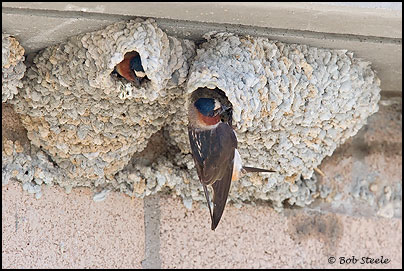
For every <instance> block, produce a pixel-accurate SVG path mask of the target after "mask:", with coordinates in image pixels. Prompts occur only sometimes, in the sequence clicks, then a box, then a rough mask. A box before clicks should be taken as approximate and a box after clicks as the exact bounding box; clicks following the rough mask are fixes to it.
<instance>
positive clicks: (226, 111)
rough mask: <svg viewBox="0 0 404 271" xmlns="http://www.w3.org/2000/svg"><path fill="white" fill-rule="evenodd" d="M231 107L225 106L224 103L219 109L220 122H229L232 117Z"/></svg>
mask: <svg viewBox="0 0 404 271" xmlns="http://www.w3.org/2000/svg"><path fill="white" fill-rule="evenodd" d="M232 112H233V111H232V109H231V107H227V106H225V105H222V106H221V108H220V111H219V115H220V119H221V121H222V122H229V120H230V121H231V118H232Z"/></svg>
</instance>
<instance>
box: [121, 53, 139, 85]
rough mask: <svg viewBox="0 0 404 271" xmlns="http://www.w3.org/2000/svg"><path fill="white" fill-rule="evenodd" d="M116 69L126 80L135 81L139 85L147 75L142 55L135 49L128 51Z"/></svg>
mask: <svg viewBox="0 0 404 271" xmlns="http://www.w3.org/2000/svg"><path fill="white" fill-rule="evenodd" d="M115 71H116V72H117V73H118V74H119V75H120V76H122V77H124V78H125V79H126V80H128V81H131V82H134V83H135V85H136V86H137V87H139V86H140V83H141V81H142V79H143V78H145V77H146V73H145V71H144V69H143V66H142V61H141V59H140V55H139V53H138V52H135V51H132V52H128V53H126V54H125V56H124V59H123V60H122V61H121V62H120V63H119V64H118V65H116V67H115Z"/></svg>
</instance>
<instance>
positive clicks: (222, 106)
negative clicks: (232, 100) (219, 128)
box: [189, 88, 232, 127]
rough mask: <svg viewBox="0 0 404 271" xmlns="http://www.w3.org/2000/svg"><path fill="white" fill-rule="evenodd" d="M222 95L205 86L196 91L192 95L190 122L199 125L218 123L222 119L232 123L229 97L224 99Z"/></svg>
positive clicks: (206, 125) (205, 125)
mask: <svg viewBox="0 0 404 271" xmlns="http://www.w3.org/2000/svg"><path fill="white" fill-rule="evenodd" d="M221 95H222V94H221V93H218V92H216V91H214V90H211V89H205V88H202V89H198V90H197V91H196V92H194V94H193V95H192V97H191V103H192V104H191V105H192V108H191V109H190V114H189V119H190V122H191V123H192V124H194V126H199V127H208V126H212V125H216V124H217V123H219V122H220V121H222V122H227V123H229V124H231V116H232V108H231V106H230V105H229V102H227V101H226V100H227V98H226V99H224V97H222V96H221ZM195 112H196V113H195ZM195 124H196V125H195Z"/></svg>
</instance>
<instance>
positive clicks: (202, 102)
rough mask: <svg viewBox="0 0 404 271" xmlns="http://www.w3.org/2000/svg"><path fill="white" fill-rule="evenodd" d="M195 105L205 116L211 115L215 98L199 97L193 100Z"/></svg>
mask: <svg viewBox="0 0 404 271" xmlns="http://www.w3.org/2000/svg"><path fill="white" fill-rule="evenodd" d="M195 107H196V108H197V109H198V110H199V112H201V113H202V114H203V115H205V116H212V114H213V110H214V109H215V100H214V99H212V98H199V99H198V100H197V101H196V102H195Z"/></svg>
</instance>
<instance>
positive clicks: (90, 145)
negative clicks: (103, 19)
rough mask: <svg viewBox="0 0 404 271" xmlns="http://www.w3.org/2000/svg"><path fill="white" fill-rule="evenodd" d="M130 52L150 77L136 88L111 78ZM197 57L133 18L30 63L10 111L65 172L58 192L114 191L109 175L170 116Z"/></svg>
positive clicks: (191, 47) (148, 22)
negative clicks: (89, 188)
mask: <svg viewBox="0 0 404 271" xmlns="http://www.w3.org/2000/svg"><path fill="white" fill-rule="evenodd" d="M131 51H137V52H138V53H139V54H140V57H141V61H142V65H143V68H144V70H145V73H146V75H147V78H148V79H147V80H144V81H143V82H142V84H141V85H140V87H135V86H134V85H133V84H132V83H131V82H128V81H126V80H125V79H124V78H118V77H117V76H116V74H114V73H113V70H114V67H115V66H116V64H118V63H119V62H121V61H122V60H123V57H124V55H125V53H127V52H131ZM194 51H195V50H194V44H193V43H192V42H190V41H187V40H178V39H176V38H174V37H169V36H167V35H166V34H165V33H164V32H163V31H162V30H161V29H159V28H158V27H157V25H156V23H155V22H154V21H153V20H145V21H144V20H142V19H136V20H133V21H129V22H120V23H116V24H113V25H111V26H108V27H107V28H106V29H104V30H100V31H96V32H92V33H87V34H84V35H79V36H75V37H72V38H70V39H69V40H68V41H67V42H66V43H63V44H60V45H55V46H51V47H49V48H46V49H45V50H43V51H41V52H40V53H39V54H38V55H37V56H36V57H35V58H34V60H33V62H34V64H33V65H32V67H30V69H29V70H28V71H27V74H26V77H24V80H23V83H24V85H23V88H22V89H21V93H20V95H18V97H17V99H14V100H13V103H14V108H15V110H16V112H17V113H20V114H21V118H22V123H23V125H24V126H25V128H26V129H27V131H28V138H29V139H30V140H31V143H32V144H33V145H34V146H36V147H39V148H43V149H44V151H46V152H47V153H48V154H49V155H50V156H51V158H52V159H53V160H54V161H55V162H56V164H57V165H58V166H59V167H60V168H61V169H63V170H64V172H66V174H67V176H68V179H67V180H65V181H59V182H60V185H61V186H64V187H70V186H77V185H80V186H83V185H84V186H93V185H95V186H96V187H97V186H100V185H101V186H105V185H107V184H112V185H113V186H116V185H114V184H115V183H114V182H115V181H116V180H115V178H114V175H115V174H116V173H117V172H119V171H120V170H122V169H123V168H124V166H125V165H126V164H127V163H128V162H129V160H130V159H131V157H132V156H133V154H135V153H137V152H141V151H142V150H143V149H144V148H145V147H146V144H147V142H148V139H149V138H150V136H151V135H153V134H154V133H156V132H157V131H159V130H160V129H161V128H162V127H163V126H164V125H165V124H166V121H167V116H169V115H170V114H173V113H174V112H175V108H173V106H174V105H175V103H174V102H173V101H174V100H176V99H178V97H180V96H181V95H182V93H183V89H182V88H181V84H182V83H183V82H184V81H185V79H186V76H187V74H188V69H189V67H188V58H190V57H192V56H193V54H194Z"/></svg>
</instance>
